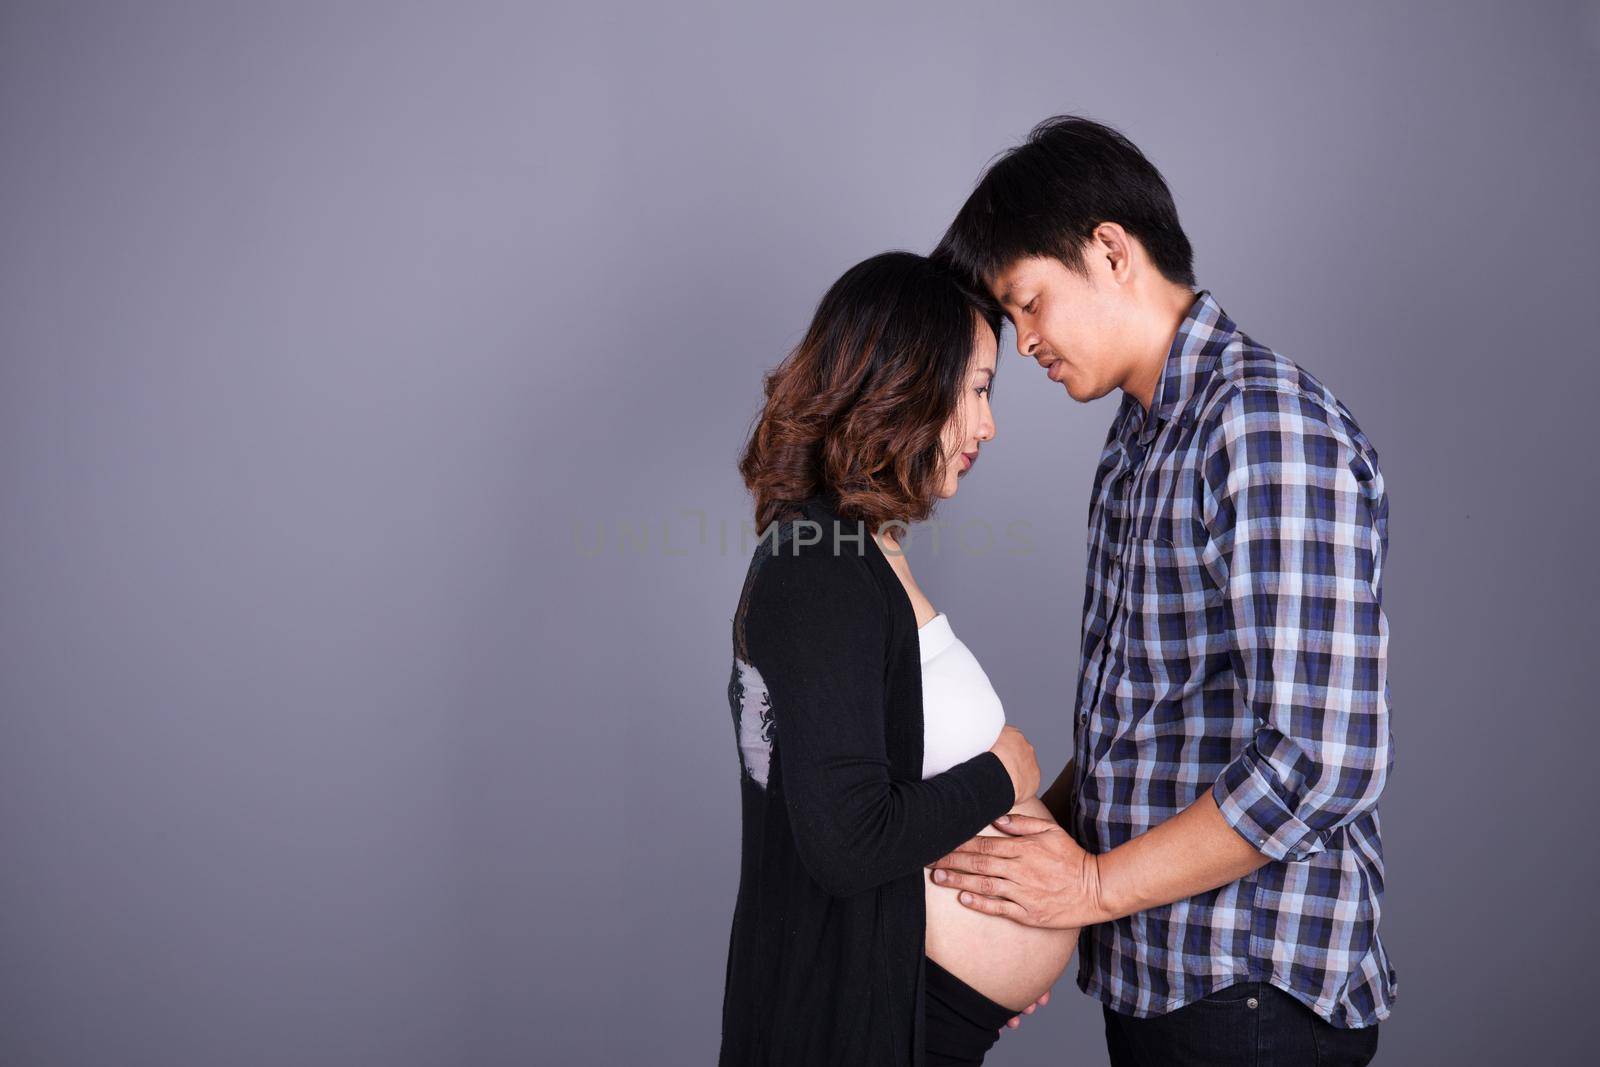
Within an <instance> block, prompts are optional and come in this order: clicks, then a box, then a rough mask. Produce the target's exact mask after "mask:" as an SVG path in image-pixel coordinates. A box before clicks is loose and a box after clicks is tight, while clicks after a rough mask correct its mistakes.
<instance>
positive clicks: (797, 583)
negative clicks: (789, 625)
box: [742, 498, 891, 624]
mask: <svg viewBox="0 0 1600 1067" xmlns="http://www.w3.org/2000/svg"><path fill="white" fill-rule="evenodd" d="M871 538H872V535H871V532H870V531H869V529H868V527H867V524H866V523H864V522H857V521H855V520H851V519H845V518H843V517H841V516H840V515H839V514H838V513H837V512H836V511H834V510H833V509H832V508H831V507H830V506H829V505H828V502H827V500H826V499H822V498H813V499H811V500H807V501H804V502H801V503H799V504H797V505H795V506H794V507H792V508H790V509H789V510H788V511H786V512H785V513H784V514H782V515H780V516H779V517H778V518H777V519H776V520H774V521H773V522H772V523H770V524H769V525H768V526H767V528H766V529H764V530H761V531H759V537H758V539H757V542H756V546H755V550H754V552H753V553H752V555H751V559H750V568H749V571H748V573H747V575H746V579H745V596H744V597H743V598H742V599H743V601H744V602H745V603H747V604H749V605H750V606H751V607H752V608H754V607H755V606H757V605H759V606H760V608H761V609H762V610H763V611H764V612H768V613H779V614H782V615H784V616H786V617H788V618H790V619H791V620H792V621H794V622H798V623H802V624H803V623H809V622H812V621H818V620H820V619H822V618H826V617H829V616H832V617H838V616H841V615H845V614H849V615H857V616H859V615H860V614H862V613H863V612H870V613H872V614H874V615H877V616H879V617H881V618H883V619H885V620H886V619H887V618H888V616H889V612H890V610H891V601H890V599H889V597H888V593H887V590H885V588H884V585H883V580H882V577H881V576H880V575H879V574H878V573H877V568H875V567H874V566H873V560H872V558H871V555H870V554H871V553H873V552H878V551H880V550H879V549H878V547H877V546H876V545H875V544H873V543H872V540H871ZM883 566H884V567H887V566H888V564H887V563H884V564H883Z"/></svg>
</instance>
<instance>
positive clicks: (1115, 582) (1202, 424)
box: [934, 116, 1396, 1067]
mask: <svg viewBox="0 0 1600 1067" xmlns="http://www.w3.org/2000/svg"><path fill="white" fill-rule="evenodd" d="M935 256H936V257H939V258H942V259H944V260H946V261H948V262H949V263H951V264H952V265H953V266H954V267H956V269H958V270H959V271H961V272H962V273H963V274H964V275H965V276H966V277H968V278H969V279H971V281H972V282H973V283H974V286H975V288H977V289H978V290H979V291H980V292H984V291H986V292H988V293H990V294H992V296H993V298H994V299H995V300H996V301H998V302H999V304H1000V306H1001V307H1002V308H1003V309H1004V311H1005V313H1006V315H1007V317H1008V318H1010V319H1011V321H1012V323H1013V324H1014V325H1015V327H1016V334H1017V351H1018V352H1019V353H1020V354H1021V355H1023V356H1027V357H1031V358H1033V359H1034V360H1036V361H1037V362H1038V364H1039V366H1040V367H1041V368H1043V369H1044V371H1045V373H1046V374H1047V376H1048V377H1049V378H1050V380H1051V381H1053V382H1056V383H1058V384H1060V385H1063V386H1065V387H1066V390H1067V393H1068V395H1070V396H1071V397H1072V398H1073V399H1074V400H1078V401H1085V402H1086V401H1090V400H1094V399H1096V398H1098V397H1101V396H1104V395H1106V394H1107V393H1109V392H1111V390H1113V389H1121V390H1122V393H1123V396H1122V404H1121V407H1120V408H1119V409H1118V411H1117V415H1116V418H1115V419H1114V420H1113V421H1112V424H1111V429H1110V432H1109V433H1108V434H1107V437H1106V444H1105V449H1104V451H1103V452H1102V454H1101V457H1100V465H1099V468H1098V470H1097V471H1096V473H1095V478H1094V489H1093V495H1092V498H1091V500H1090V509H1089V544H1088V574H1087V582H1086V588H1085V594H1084V607H1083V626H1082V633H1081V648H1080V654H1081V661H1080V664H1079V674H1078V690H1077V697H1076V709H1075V710H1076V717H1075V720H1074V724H1073V731H1074V733H1073V737H1074V755H1073V757H1072V759H1071V760H1070V761H1068V763H1067V765H1066V768H1065V769H1064V770H1063V771H1062V772H1061V774H1060V775H1059V776H1058V777H1057V778H1056V779H1055V782H1054V784H1053V785H1051V786H1050V787H1049V788H1048V789H1047V790H1046V792H1045V795H1044V797H1043V800H1044V801H1045V803H1046V805H1047V806H1048V807H1049V808H1050V810H1051V812H1052V813H1053V814H1054V815H1055V816H1056V819H1057V821H1058V822H1059V823H1060V825H1059V826H1057V825H1056V824H1054V823H1051V822H1049V821H1048V820H1041V819H1030V818H1026V817H1018V816H1012V817H1009V819H1003V820H1001V821H1000V823H997V824H996V825H1000V826H1001V828H1002V829H1005V830H1007V831H1008V834H1009V835H1010V836H1006V837H977V838H973V839H972V840H971V841H969V842H967V843H966V844H965V845H963V846H962V847H961V848H960V849H958V850H957V851H955V852H953V853H951V854H950V855H948V856H946V857H944V858H943V859H941V860H939V861H938V863H937V864H935V867H936V868H938V869H937V870H936V871H935V873H934V878H935V880H936V881H942V884H944V885H948V886H950V887H952V888H954V889H956V890H959V891H960V897H961V900H962V903H964V904H966V905H967V906H969V907H972V908H974V909H976V910H978V911H983V912H987V913H990V914H994V915H1003V916H1006V917H1008V918H1011V919H1013V920H1014V921H1016V922H1020V923H1024V924H1028V925H1033V926H1049V927H1072V926H1080V925H1081V926H1083V927H1084V931H1083V934H1082V936H1081V938H1080V941H1079V972H1078V984H1079V986H1080V987H1081V988H1082V989H1083V990H1084V991H1085V992H1086V993H1089V994H1090V995H1092V996H1095V997H1097V998H1099V999H1100V1000H1101V1002H1102V1003H1103V1005H1104V1014H1105V1023H1106V1041H1107V1044H1108V1046H1109V1048H1110V1053H1111V1062H1112V1063H1113V1064H1116V1065H1119V1067H1120V1065H1123V1064H1161V1065H1171V1064H1190V1063H1194V1064H1233V1063H1255V1064H1280V1063H1283V1064H1290V1063H1292V1064H1304V1063H1312V1062H1316V1063H1323V1064H1331V1063H1339V1064H1346V1063H1348V1064H1364V1063H1367V1062H1368V1061H1369V1060H1370V1059H1371V1058H1372V1055H1373V1053H1374V1052H1375V1050H1376V1047H1377V1030H1378V1023H1379V1021H1380V1020H1381V1019H1384V1018H1386V1017H1387V1016H1388V1014H1389V1010H1390V1005H1391V1004H1392V1003H1393V1001H1394V998H1395V993H1396V977H1395V973H1394V971H1393V970H1392V969H1391V968H1390V966H1389V960H1388V956H1387V954H1386V952H1385V951H1384V947H1383V944H1382V942H1381V941H1380V940H1379V938H1378V915H1379V910H1380V903H1381V899H1382V893H1383V859H1382V849H1381V845H1380V842H1379V832H1378V809H1377V805H1378V797H1379V795H1380V794H1381V793H1382V791H1383V786H1384V782H1385V780H1386V779H1387V777H1388V774H1389V770H1390V768H1391V766H1392V756H1391V745H1392V738H1391V736H1390V726H1389V698H1388V697H1389V694H1388V684H1387V644H1388V625H1387V622H1386V620H1385V618H1384V614H1383V609H1382V571H1383V564H1384V559H1385V557H1386V555H1387V544H1388V500H1387V497H1386V495H1385V492H1384V483H1383V476H1382V475H1381V474H1380V472H1379V469H1378V454H1377V451H1376V450H1375V449H1374V447H1373V445H1372V442H1371V441H1370V440H1368V438H1367V436H1366V435H1365V434H1364V433H1363V432H1362V431H1361V429H1360V427H1359V426H1357V424H1356V422H1355V419H1354V418H1353V417H1352V415H1351V413H1350V411H1349V410H1348V409H1347V408H1346V407H1345V406H1344V405H1343V404H1342V403H1340V402H1339V400H1338V399H1337V398H1335V397H1334V395H1333V394H1332V393H1331V392H1329V391H1328V389H1327V388H1326V387H1325V386H1323V385H1322V383H1321V382H1319V381H1318V380H1317V379H1316V378H1314V377H1313V376H1312V375H1311V374H1309V373H1308V372H1307V371H1305V370H1303V369H1302V368H1300V367H1299V366H1297V365H1296V364H1295V363H1293V362H1291V361H1290V360H1289V359H1287V358H1285V357H1284V356H1281V355H1279V354H1278V353H1276V352H1273V351H1271V350H1270V349H1268V348H1266V347H1264V346H1262V345H1260V344H1258V343H1257V342H1255V341H1253V340H1252V339H1251V338H1249V337H1248V336H1246V335H1245V334H1244V333H1242V332H1241V331H1240V330H1239V328H1238V327H1237V326H1235V325H1234V323H1233V322H1232V321H1230V320H1229V318H1228V316H1227V315H1226V314H1225V313H1224V312H1223V310H1222V308H1221V307H1220V306H1219V305H1218V303H1217V301H1216V300H1215V299H1214V298H1213V297H1212V296H1211V294H1210V293H1208V292H1205V291H1200V292H1198V293H1196V292H1195V290H1194V274H1193V268H1192V253H1191V250H1190V246H1189V241H1188V238H1187V237H1186V236H1185V235H1184V232H1183V228H1182V227H1181V226H1180V225H1179V223H1178V215H1177V210H1176V208H1175V207H1174V206H1173V201H1172V196H1171V193H1170V192H1169V191H1168V189H1167V186H1166V183H1165V181H1164V180H1163V179H1162V177H1161V175H1160V174H1159V173H1158V172H1157V171H1156V169H1155V167H1154V166H1152V165H1151V164H1150V162H1149V161H1148V160H1147V159H1146V158H1145V157H1144V155H1143V154H1142V153H1140V151H1139V150H1138V149H1137V148H1136V147H1134V145H1132V144H1131V143H1129V142H1128V140H1127V139H1126V138H1124V137H1123V136H1122V135H1121V134H1119V133H1117V132H1116V131H1114V130H1111V129H1109V128H1107V127H1105V126H1102V125H1100V124H1098V123H1095V122H1090V121H1088V120H1085V119H1081V118H1075V117H1071V116H1067V117H1059V118H1054V119H1050V120H1048V121H1046V122H1044V123H1042V124H1041V125H1039V126H1038V127H1037V128H1035V129H1034V131H1033V132H1032V133H1031V134H1030V136H1029V137H1028V139H1027V141H1026V143H1024V144H1023V145H1021V146H1020V147H1018V148H1015V149H1013V150H1012V151H1010V152H1009V153H1007V154H1006V155H1005V156H1003V157H1002V158H1001V159H1000V160H999V161H998V162H996V163H995V164H994V166H993V167H991V168H990V170H989V171H988V172H987V173H986V174H985V175H984V177H983V180H982V181H981V182H980V183H979V185H978V187H977V189H976V190H975V191H974V192H973V194H972V196H971V197H970V198H969V199H968V200H967V202H966V204H965V206H963V207H962V209H961V211H960V213H959V214H958V215H957V217H956V220H955V222H954V223H952V224H951V226H950V229H949V231H948V232H947V233H946V234H945V236H944V239H943V240H942V241H941V242H940V245H939V248H938V249H937V250H936V252H935ZM1063 828H1065V829H1063ZM1069 834H1070V836H1069Z"/></svg>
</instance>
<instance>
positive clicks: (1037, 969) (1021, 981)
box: [922, 797, 1078, 1011]
mask: <svg viewBox="0 0 1600 1067" xmlns="http://www.w3.org/2000/svg"><path fill="white" fill-rule="evenodd" d="M1011 810H1012V811H1015V812H1020V813H1021V814H1023V815H1033V816H1036V817H1038V818H1041V819H1052V820H1053V817H1052V816H1051V814H1050V811H1049V809H1048V808H1046V807H1045V806H1044V802H1043V801H1041V800H1039V799H1038V798H1037V797H1034V798H1030V799H1028V800H1025V801H1022V802H1020V803H1018V804H1014V805H1012V808H1011ZM979 832H980V834H982V835H983V836H988V837H1004V836H1006V835H1005V834H1004V833H1003V832H1002V831H1000V830H996V829H995V828H994V827H992V826H985V827H984V828H983V829H982V830H981V831H979ZM932 873H933V869H932V868H931V867H924V868H923V871H922V881H923V895H924V896H925V897H926V898H927V904H928V928H927V953H928V957H929V958H930V959H932V960H933V961H934V962H935V963H937V964H939V966H941V967H943V968H944V969H945V970H947V971H949V972H950V973H951V974H953V975H955V976H956V977H957V978H959V979H961V980H962V981H963V982H965V983H967V984H968V985H970V986H971V987H972V988H974V989H976V990H977V991H978V992H980V993H982V994H983V995H984V996H986V997H988V998H989V999H990V1000H992V1001H994V1002H995V1003H997V1004H1004V1005H1005V1006H1006V1007H1008V1008H1011V1009H1013V1010H1016V1011H1020V1010H1022V1009H1023V1008H1026V1007H1027V1006H1028V1005H1029V1004H1032V1003H1033V1002H1034V1001H1036V1000H1038V999H1039V996H1040V994H1042V993H1044V991H1045V990H1047V989H1049V988H1050V987H1051V986H1052V985H1054V984H1055V981H1056V979H1057V978H1059V977H1061V972H1062V971H1064V970H1066V969H1067V964H1068V963H1069V962H1071V960H1072V952H1073V950H1074V949H1075V948H1076V947H1077V945H1078V931H1077V930H1040V929H1036V928H1034V927H1032V926H1021V925H1019V924H1017V923H1014V922H1012V921H1011V920H1010V919H1005V918H1002V917H1000V916H998V915H985V914H984V913H983V912H980V911H973V910H972V909H971V908H968V907H966V906H965V905H964V904H962V903H961V901H959V900H957V899H956V891H955V890H954V889H946V888H945V887H944V886H941V885H938V884H936V883H935V882H934V881H933V878H932Z"/></svg>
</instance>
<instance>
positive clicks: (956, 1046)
mask: <svg viewBox="0 0 1600 1067" xmlns="http://www.w3.org/2000/svg"><path fill="white" fill-rule="evenodd" d="M924 962H925V963H926V965H927V970H928V982H927V987H928V988H927V993H928V1002H927V1016H926V1026H925V1030H926V1031H927V1038H928V1040H927V1053H928V1054H927V1058H926V1059H925V1060H924V1061H923V1062H924V1063H926V1064H927V1065H928V1067H949V1065H953V1064H963V1065H968V1067H971V1065H976V1064H981V1063H982V1062H983V1057H984V1056H985V1055H986V1054H987V1053H988V1051H989V1049H991V1048H992V1047H994V1043H995V1042H996V1041H998V1040H1000V1028H1001V1027H1002V1026H1004V1025H1005V1024H1006V1023H1007V1022H1008V1021H1009V1020H1010V1018H1011V1017H1012V1016H1013V1015H1015V1014H1017V1013H1016V1012H1014V1011H1012V1010H1011V1009H1010V1008H1008V1007H1006V1006H1005V1005H1004V1004H996V1003H995V1002H994V1001H992V1000H990V999H989V998H988V997H986V996H984V995H983V994H982V993H980V992H978V991H977V990H976V989H973V988H972V987H971V986H969V985H968V984H967V983H965V982H963V981H962V980H961V979H959V978H957V977H956V976H955V975H953V974H951V973H950V972H949V971H947V970H945V969H944V968H943V967H941V966H939V965H938V964H937V963H934V962H933V961H932V960H931V959H929V960H924Z"/></svg>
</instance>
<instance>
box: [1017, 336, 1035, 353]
mask: <svg viewBox="0 0 1600 1067" xmlns="http://www.w3.org/2000/svg"><path fill="white" fill-rule="evenodd" d="M1038 347H1039V335H1038V334H1036V333H1034V332H1033V331H1032V330H1029V331H1028V332H1027V333H1025V334H1023V333H1019V334H1017V354H1018V355H1022V356H1029V357H1032V355H1033V350H1034V349H1036V348H1038Z"/></svg>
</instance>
